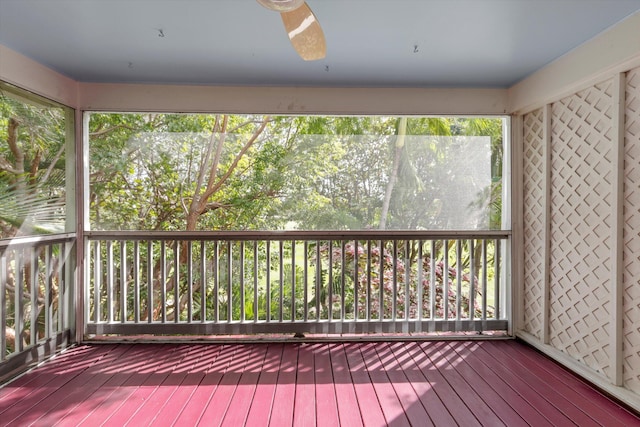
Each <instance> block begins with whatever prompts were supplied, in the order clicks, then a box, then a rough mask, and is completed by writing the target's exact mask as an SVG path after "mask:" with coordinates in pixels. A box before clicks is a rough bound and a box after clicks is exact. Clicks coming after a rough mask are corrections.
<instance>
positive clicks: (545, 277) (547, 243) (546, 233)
mask: <svg viewBox="0 0 640 427" xmlns="http://www.w3.org/2000/svg"><path fill="white" fill-rule="evenodd" d="M542 126H543V132H542V162H543V166H542V171H543V175H542V188H543V191H544V194H543V197H544V202H543V206H544V211H543V215H544V219H543V225H544V229H543V230H542V242H543V245H544V246H543V251H542V257H543V261H542V337H541V338H542V342H543V343H544V344H549V342H550V331H549V315H550V310H551V307H550V305H551V271H550V260H551V104H546V105H545V106H544V109H543V112H542Z"/></svg>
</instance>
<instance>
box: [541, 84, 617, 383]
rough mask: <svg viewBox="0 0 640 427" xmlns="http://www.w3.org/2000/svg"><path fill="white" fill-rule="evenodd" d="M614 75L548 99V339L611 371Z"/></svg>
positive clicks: (603, 370)
mask: <svg viewBox="0 0 640 427" xmlns="http://www.w3.org/2000/svg"><path fill="white" fill-rule="evenodd" d="M612 108H613V98H612V81H611V80H609V81H607V82H604V83H601V84H598V85H595V86H592V87H589V88H587V89H585V90H583V91H581V92H578V93H576V94H574V95H571V96H568V97H566V98H564V99H562V100H560V101H558V102H556V103H554V104H553V105H552V119H551V138H552V139H551V145H552V147H551V237H550V239H551V242H550V285H551V298H550V299H551V301H550V339H551V344H552V345H553V346H554V347H556V348H558V349H559V350H561V351H563V352H565V353H567V354H569V355H570V356H572V357H573V358H575V359H576V360H578V361H580V362H582V363H584V364H585V365H587V366H589V367H590V368H592V369H594V370H596V371H598V372H600V373H602V374H604V375H607V376H608V375H609V373H610V348H609V347H610V346H609V331H610V328H611V324H610V322H611V314H610V307H609V306H610V289H609V286H610V278H611V268H610V265H611V230H612V228H611V227H612V225H611V222H612V218H611V212H612V210H611V209H612V205H611V203H612V200H613V198H612V194H611V190H612V181H611V180H612V176H613V175H612V162H611V156H612V140H611V138H612V136H611V132H612Z"/></svg>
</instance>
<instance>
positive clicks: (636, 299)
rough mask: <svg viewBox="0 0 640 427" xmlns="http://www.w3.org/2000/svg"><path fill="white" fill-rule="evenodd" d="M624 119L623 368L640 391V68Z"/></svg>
mask: <svg viewBox="0 0 640 427" xmlns="http://www.w3.org/2000/svg"><path fill="white" fill-rule="evenodd" d="M625 122H626V125H625V162H624V163H625V164H624V225H623V227H624V234H623V236H624V237H623V241H624V249H623V258H622V259H623V265H624V270H623V278H624V294H623V295H624V303H623V304H624V305H623V311H624V316H623V337H624V341H623V348H624V349H623V352H624V364H623V369H624V381H625V386H626V387H627V388H629V389H631V390H633V391H635V392H636V393H640V68H636V69H634V70H632V71H630V72H629V73H627V90H626V114H625Z"/></svg>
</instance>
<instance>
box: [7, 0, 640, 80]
mask: <svg viewBox="0 0 640 427" xmlns="http://www.w3.org/2000/svg"><path fill="white" fill-rule="evenodd" d="M307 3H308V4H309V6H310V7H311V8H312V9H313V11H314V12H315V14H316V16H317V18H318V20H319V21H320V23H321V25H322V27H323V29H324V32H325V36H326V40H327V57H326V58H325V59H323V60H320V61H315V62H305V61H303V60H302V59H300V58H299V57H298V56H297V54H296V53H295V51H294V50H293V48H292V47H291V45H290V43H289V41H288V38H287V36H286V34H285V31H284V29H283V27H282V22H281V20H280V17H279V15H278V14H277V13H275V12H272V11H269V10H267V9H265V8H263V7H262V6H260V5H259V4H258V3H257V2H256V1H255V0H0V44H2V45H4V46H6V47H8V48H10V49H13V50H15V51H17V52H20V53H22V54H23V55H25V56H27V57H30V58H32V59H34V60H36V61H38V62H40V63H42V64H44V65H46V66H49V67H50V68H53V69H55V70H57V71H59V72H60V73H62V74H64V75H67V76H69V77H71V78H73V79H76V80H79V81H86V82H154V83H183V84H218V85H304V86H359V87H365V86H375V87H380V86H385V87H469V86H474V87H508V86H511V85H512V84H514V83H516V82H517V81H519V80H521V79H523V78H524V77H526V76H527V75H529V74H531V73H532V72H534V71H536V70H537V69H539V68H541V67H543V66H544V65H545V64H547V63H549V62H551V61H553V60H554V59H556V58H558V57H559V56H562V55H563V54H565V53H567V52H568V51H570V50H571V49H573V48H575V47H576V46H578V45H580V44H582V43H584V42H585V41H587V40H589V39H590V38H592V37H594V36H595V35H597V34H598V33H600V32H602V31H604V30H605V29H607V28H608V27H610V26H612V25H614V24H615V23H617V22H619V21H621V20H623V19H624V18H625V17H627V16H629V15H630V14H633V13H640V12H638V11H640V0H308V1H307ZM160 32H162V33H163V34H164V37H161V36H160ZM638 42H639V43H640V40H639V41H638ZM0 61H2V58H0Z"/></svg>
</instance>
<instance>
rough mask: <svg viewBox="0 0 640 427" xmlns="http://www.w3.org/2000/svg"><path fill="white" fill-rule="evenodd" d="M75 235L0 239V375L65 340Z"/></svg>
mask: <svg viewBox="0 0 640 427" xmlns="http://www.w3.org/2000/svg"><path fill="white" fill-rule="evenodd" d="M74 242H75V234H73V233H71V234H58V235H52V236H34V237H18V238H13V239H10V240H9V239H8V240H2V241H0V331H1V333H0V378H2V377H3V376H4V375H8V374H10V373H11V372H12V371H14V370H19V369H21V368H22V367H24V366H27V365H29V364H30V363H32V362H35V361H37V360H39V359H40V358H41V357H42V356H43V355H47V354H51V353H53V352H55V351H56V350H57V349H59V348H60V347H61V346H65V345H67V344H69V343H71V340H72V337H71V330H72V324H73V319H72V313H73V311H74V308H75V307H74V306H73V294H74V288H73V266H72V263H71V262H70V261H69V260H70V259H72V258H71V257H70V255H71V254H72V251H73V247H74Z"/></svg>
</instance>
